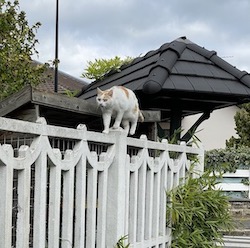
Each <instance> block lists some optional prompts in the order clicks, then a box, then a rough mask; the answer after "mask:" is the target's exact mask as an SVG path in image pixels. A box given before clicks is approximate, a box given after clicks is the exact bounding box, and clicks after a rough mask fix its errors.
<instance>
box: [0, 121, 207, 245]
mask: <svg viewBox="0 0 250 248" xmlns="http://www.w3.org/2000/svg"><path fill="white" fill-rule="evenodd" d="M190 154H191V155H197V158H198V159H197V161H196V162H195V165H196V169H197V171H202V170H203V159H204V157H203V155H204V151H203V149H202V148H195V147H190V146H187V145H186V144H185V143H181V144H180V145H171V144H168V142H167V141H166V140H163V141H162V142H153V141H149V140H147V138H146V136H142V137H141V138H140V139H135V138H131V137H126V135H125V133H124V132H123V131H111V132H110V134H108V135H107V134H102V133H97V132H90V131H88V130H87V129H86V127H85V126H84V125H79V126H78V127H77V129H71V128H63V127H57V126H50V125H47V124H46V121H45V120H44V119H43V118H41V119H39V120H38V122H37V123H30V122H24V121H20V120H12V119H8V118H0V186H1V191H0V199H1V201H0V247H5V248H11V247H18V248H27V247H36V248H44V247H48V248H56V247H62V248H73V247H74V248H84V247H87V248H94V247H97V248H106V247H114V245H115V243H116V242H117V240H118V239H119V238H121V237H123V236H125V235H128V242H129V243H130V247H134V248H135V247H168V246H169V244H170V242H171V230H170V228H169V227H168V226H167V224H166V204H167V199H166V191H168V190H170V189H172V188H173V187H175V186H177V185H178V184H179V183H181V178H184V177H185V173H186V172H187V171H188V170H189V169H190V165H191V164H190V160H189V157H188V156H189V155H190Z"/></svg>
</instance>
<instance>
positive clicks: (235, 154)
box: [205, 146, 250, 172]
mask: <svg viewBox="0 0 250 248" xmlns="http://www.w3.org/2000/svg"><path fill="white" fill-rule="evenodd" d="M242 165H244V166H245V167H249V166H250V148H249V147H247V146H240V147H238V148H237V149H236V148H233V147H229V148H226V149H214V150H211V151H208V152H206V154H205V169H209V170H211V171H218V172H235V171H236V170H237V169H238V168H239V166H242Z"/></svg>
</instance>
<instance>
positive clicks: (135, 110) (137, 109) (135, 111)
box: [133, 105, 139, 113]
mask: <svg viewBox="0 0 250 248" xmlns="http://www.w3.org/2000/svg"><path fill="white" fill-rule="evenodd" d="M138 111H139V108H138V106H137V105H135V107H134V108H133V113H137V112H138Z"/></svg>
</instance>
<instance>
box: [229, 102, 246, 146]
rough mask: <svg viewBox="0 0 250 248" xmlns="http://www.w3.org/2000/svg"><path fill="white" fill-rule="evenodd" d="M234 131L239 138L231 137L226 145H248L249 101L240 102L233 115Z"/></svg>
mask: <svg viewBox="0 0 250 248" xmlns="http://www.w3.org/2000/svg"><path fill="white" fill-rule="evenodd" d="M234 120H235V124H236V128H235V130H236V132H237V134H238V136H239V138H235V137H231V138H230V139H229V140H228V141H227V142H226V145H227V147H236V148H237V147H239V146H249V147H250V139H249V135H250V124H249V123H250V103H246V104H242V105H241V106H240V110H238V111H237V112H236V114H235V116H234Z"/></svg>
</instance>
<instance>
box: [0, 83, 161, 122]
mask: <svg viewBox="0 0 250 248" xmlns="http://www.w3.org/2000/svg"><path fill="white" fill-rule="evenodd" d="M28 103H32V104H34V105H39V106H44V107H49V108H53V109H60V110H65V111H69V112H74V113H79V114H82V115H91V116H101V110H100V109H98V108H97V106H96V104H93V103H90V102H89V101H86V100H83V99H80V98H76V97H68V96H65V95H61V94H55V93H47V92H42V91H39V90H37V89H35V88H33V87H31V86H26V87H25V88H23V89H22V90H21V91H19V92H17V93H15V94H13V95H11V96H9V97H7V98H6V99H4V100H3V101H1V102H0V116H5V115H7V114H9V113H11V112H12V111H15V110H17V109H18V108H21V107H22V106H23V105H25V104H28ZM142 113H143V115H144V118H145V122H157V121H160V120H161V112H160V111H142Z"/></svg>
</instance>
